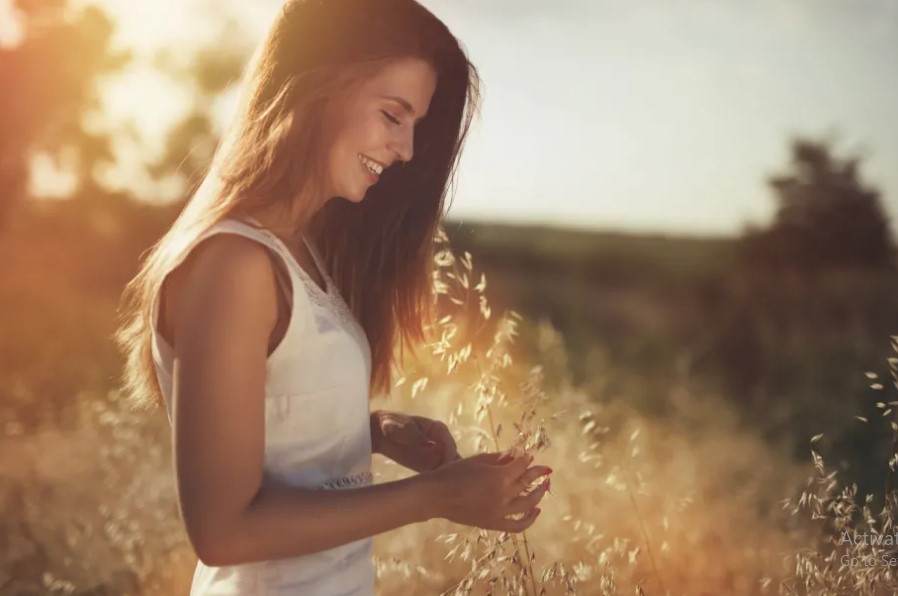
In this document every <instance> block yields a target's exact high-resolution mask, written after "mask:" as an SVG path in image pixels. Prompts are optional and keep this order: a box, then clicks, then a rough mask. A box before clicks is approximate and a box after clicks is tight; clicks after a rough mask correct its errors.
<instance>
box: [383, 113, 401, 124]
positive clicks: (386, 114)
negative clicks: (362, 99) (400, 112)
mask: <svg viewBox="0 0 898 596" xmlns="http://www.w3.org/2000/svg"><path fill="white" fill-rule="evenodd" d="M380 113H381V114H383V115H384V116H385V117H386V119H387V120H389V121H390V122H392V123H393V124H399V123H400V122H399V120H397V119H396V118H394V117H393V116H392V114H390V113H389V112H385V111H384V110H381V111H380Z"/></svg>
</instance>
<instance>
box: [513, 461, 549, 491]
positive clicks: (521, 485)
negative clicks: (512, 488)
mask: <svg viewBox="0 0 898 596" xmlns="http://www.w3.org/2000/svg"><path fill="white" fill-rule="evenodd" d="M551 474H552V468H550V467H549V466H532V467H530V468H528V469H527V470H526V471H524V473H523V474H521V476H520V478H518V482H517V486H518V493H520V492H521V491H522V490H524V489H526V488H527V487H529V486H530V485H531V484H533V483H534V482H535V481H536V480H537V479H538V478H541V477H542V476H549V475H551Z"/></svg>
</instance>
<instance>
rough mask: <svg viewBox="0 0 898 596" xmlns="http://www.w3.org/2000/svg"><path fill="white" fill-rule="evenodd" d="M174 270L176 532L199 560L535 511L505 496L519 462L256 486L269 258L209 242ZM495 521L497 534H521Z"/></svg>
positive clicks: (224, 241)
mask: <svg viewBox="0 0 898 596" xmlns="http://www.w3.org/2000/svg"><path fill="white" fill-rule="evenodd" d="M176 273H177V275H174V274H173V276H172V278H170V284H169V288H168V291H169V292H170V294H169V295H170V301H168V302H169V303H170V304H171V305H172V308H171V312H170V313H169V319H170V320H171V324H172V329H173V341H174V351H175V363H174V398H173V402H174V404H173V405H174V409H173V423H174V452H175V469H176V475H177V486H178V499H179V504H180V507H181V513H182V516H183V518H184V522H185V526H186V528H187V534H188V537H189V539H190V541H191V544H192V545H193V547H194V550H195V551H196V553H197V555H198V556H199V558H200V559H201V560H203V561H204V562H205V563H207V564H209V565H214V566H222V565H233V564H240V563H249V562H253V561H261V560H269V559H276V558H283V557H290V556H298V555H302V554H307V553H311V552H317V551H321V550H325V549H328V548H332V547H335V546H338V545H341V544H346V543H349V542H352V541H355V540H358V539H361V538H365V537H369V536H373V535H376V534H378V533H381V532H384V531H386V530H390V529H394V528H398V527H400V526H403V525H406V524H410V523H414V522H418V521H424V520H426V519H430V518H433V517H450V516H456V517H457V518H458V521H461V522H462V523H471V524H476V525H480V526H482V527H485V526H484V524H486V523H491V524H492V523H494V519H493V518H494V517H495V516H496V515H499V513H501V514H502V515H504V514H507V513H511V512H515V511H519V512H522V513H523V512H527V511H531V510H532V509H533V507H534V506H535V501H536V497H532V498H530V499H529V500H526V501H523V500H516V501H513V502H511V503H509V502H508V500H507V499H505V498H504V496H505V495H512V492H514V494H519V493H520V492H521V486H519V484H520V481H519V480H520V477H521V475H522V473H523V471H524V470H525V469H526V466H527V463H528V462H524V463H523V464H521V462H520V461H518V460H515V462H514V463H513V464H508V465H503V466H498V465H486V463H484V462H480V461H478V462H468V463H469V466H468V467H467V468H466V467H464V466H458V465H457V464H456V465H455V467H454V468H453V470H448V475H447V474H446V473H445V472H444V473H442V474H437V473H427V474H422V475H418V476H415V477H412V478H409V479H406V480H400V481H397V482H390V483H386V484H382V485H376V486H369V487H364V488H357V489H348V490H320V491H319V490H310V489H303V488H297V487H289V486H284V485H280V484H273V483H264V484H263V482H262V478H263V472H262V464H263V456H264V445H265V440H264V433H265V424H264V421H265V420H264V399H265V396H264V387H265V374H266V364H267V348H268V343H269V338H270V334H271V332H272V330H273V329H274V326H275V322H276V320H277V288H276V282H275V275H274V270H273V264H272V262H271V259H270V257H269V255H268V253H267V251H266V249H265V248H264V247H262V246H261V245H259V244H257V243H255V242H253V241H251V240H248V239H245V238H242V237H239V236H233V235H221V236H214V237H212V238H210V239H208V240H207V241H205V242H203V243H202V245H200V246H198V247H197V248H196V249H195V250H194V252H193V253H192V254H191V256H190V257H189V258H188V260H187V262H185V264H184V266H183V267H182V268H181V269H179V270H178V271H177V272H176ZM462 462H464V460H462ZM458 463H461V462H458ZM512 465H515V466H517V467H515V468H512V467H511V466H512ZM472 466H473V467H472ZM504 470H507V472H506V471H504ZM443 476H445V478H443ZM531 476H532V474H531ZM534 477H535V476H534ZM468 478H470V483H468ZM531 480H532V478H531ZM515 483H517V484H515ZM460 484H465V485H468V486H470V494H467V495H465V494H461V493H462V492H463V491H456V492H458V493H459V494H454V495H448V494H447V493H446V490H445V489H444V488H443V487H445V486H458V485H460ZM512 496H513V495H512ZM541 496H542V495H541V494H540V495H539V497H541ZM494 503H495V504H496V506H495V507H494V506H493V504H494ZM499 506H501V511H499ZM497 512H498V513H497ZM487 514H489V515H490V516H492V517H490V518H489V519H487V517H486V516H487ZM498 520H499V521H496V522H495V523H496V524H499V525H496V527H497V529H499V528H501V529H508V530H511V531H517V530H519V529H523V527H524V526H525V522H524V521H522V522H517V523H515V524H511V523H508V524H506V522H505V521H503V520H502V518H501V517H499V518H498ZM507 521H508V522H511V521H512V520H507ZM525 521H526V525H529V523H532V519H526V520H525Z"/></svg>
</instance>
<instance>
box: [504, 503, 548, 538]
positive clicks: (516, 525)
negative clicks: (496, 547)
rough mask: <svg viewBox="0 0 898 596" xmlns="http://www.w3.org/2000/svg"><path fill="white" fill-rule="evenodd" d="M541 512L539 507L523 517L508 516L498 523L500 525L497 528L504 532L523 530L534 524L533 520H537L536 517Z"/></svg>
mask: <svg viewBox="0 0 898 596" xmlns="http://www.w3.org/2000/svg"><path fill="white" fill-rule="evenodd" d="M539 514H540V509H539V507H537V508H535V509H532V510H531V511H530V512H528V513H527V514H526V515H524V516H523V517H521V518H520V519H512V518H506V519H503V520H502V521H500V522H499V523H498V524H496V525H497V526H498V527H497V528H496V529H498V530H501V531H503V532H511V533H517V532H523V531H524V530H526V529H527V528H529V527H530V526H532V525H533V522H535V521H536V518H537V517H538V516H539Z"/></svg>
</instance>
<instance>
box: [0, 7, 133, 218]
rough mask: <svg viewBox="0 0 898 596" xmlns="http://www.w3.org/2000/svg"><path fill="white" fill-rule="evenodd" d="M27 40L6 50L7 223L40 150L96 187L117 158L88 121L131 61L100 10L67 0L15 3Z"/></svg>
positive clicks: (3, 210)
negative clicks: (104, 86)
mask: <svg viewBox="0 0 898 596" xmlns="http://www.w3.org/2000/svg"><path fill="white" fill-rule="evenodd" d="M13 11H14V14H15V15H16V18H17V19H19V20H20V24H21V30H22V32H23V35H22V38H21V41H20V42H19V43H18V44H17V45H15V46H13V47H0V89H4V93H2V94H0V130H2V131H3V134H2V135H0V225H3V224H4V223H5V222H6V221H7V220H8V219H9V217H10V215H11V213H12V211H13V209H14V208H15V207H16V205H17V204H20V203H21V201H22V200H23V199H24V198H25V196H26V195H27V193H28V172H29V164H30V162H31V158H32V157H33V156H34V155H35V154H36V153H45V154H47V155H48V156H50V157H51V158H52V159H53V160H54V161H55V162H56V164H57V165H59V166H60V167H61V168H62V169H64V170H66V171H69V172H72V173H74V174H75V176H76V183H77V185H78V187H79V188H82V189H83V188H85V187H96V186H97V180H96V175H97V171H98V168H97V166H99V165H102V164H104V163H106V162H109V161H111V160H112V150H111V136H110V133H109V131H107V130H103V129H102V125H101V124H99V123H98V119H93V120H90V119H89V116H90V115H91V114H92V113H94V112H95V111H97V110H98V109H99V107H100V88H99V84H100V82H101V81H102V79H103V78H104V77H105V76H107V75H110V74H113V73H116V72H118V71H120V70H121V69H122V68H123V67H124V66H125V65H126V64H127V63H128V62H129V61H130V59H131V56H130V53H129V52H127V51H121V50H116V49H114V48H113V47H112V36H113V32H114V26H113V23H112V21H111V20H110V19H109V17H108V16H107V15H106V14H105V13H103V12H102V11H101V10H100V9H99V8H97V7H95V6H87V7H84V8H79V9H77V10H76V9H74V8H72V7H71V6H70V5H69V2H68V0H13Z"/></svg>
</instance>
